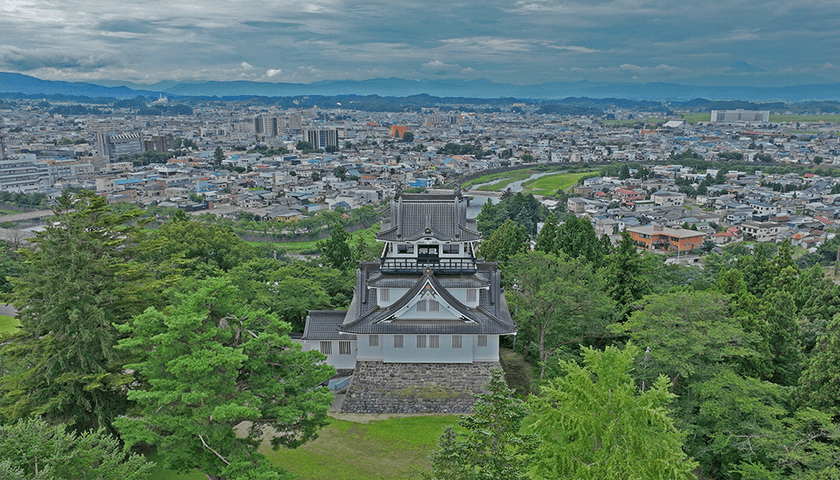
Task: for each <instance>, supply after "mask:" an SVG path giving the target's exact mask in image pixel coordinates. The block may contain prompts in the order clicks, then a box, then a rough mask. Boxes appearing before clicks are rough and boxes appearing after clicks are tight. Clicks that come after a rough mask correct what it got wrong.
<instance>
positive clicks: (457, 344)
mask: <svg viewBox="0 0 840 480" xmlns="http://www.w3.org/2000/svg"><path fill="white" fill-rule="evenodd" d="M452 348H461V336H460V335H452Z"/></svg>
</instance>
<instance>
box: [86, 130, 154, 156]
mask: <svg viewBox="0 0 840 480" xmlns="http://www.w3.org/2000/svg"><path fill="white" fill-rule="evenodd" d="M96 150H97V151H98V152H99V154H100V155H102V156H105V157H108V159H109V160H113V159H116V158H119V157H121V156H123V155H132V154H135V153H143V152H145V149H144V146H143V138H142V137H141V136H140V134H139V133H118V134H113V133H102V132H97V133H96Z"/></svg>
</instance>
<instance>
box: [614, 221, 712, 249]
mask: <svg viewBox="0 0 840 480" xmlns="http://www.w3.org/2000/svg"><path fill="white" fill-rule="evenodd" d="M627 233H629V234H630V238H632V239H633V241H634V242H636V245H639V246H641V247H644V248H645V249H647V250H665V251H668V252H676V251H680V252H685V251H688V250H692V249H694V248H700V247H701V246H703V237H705V236H706V234H705V233H703V232H698V231H695V230H688V229H685V228H668V227H663V226H660V225H643V226H640V227H628V228H627Z"/></svg>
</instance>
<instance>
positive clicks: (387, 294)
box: [379, 288, 391, 302]
mask: <svg viewBox="0 0 840 480" xmlns="http://www.w3.org/2000/svg"><path fill="white" fill-rule="evenodd" d="M390 299H391V291H390V290H389V289H387V288H380V289H379V301H380V302H390V301H391V300H390Z"/></svg>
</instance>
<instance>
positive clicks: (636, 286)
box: [600, 231, 653, 318]
mask: <svg viewBox="0 0 840 480" xmlns="http://www.w3.org/2000/svg"><path fill="white" fill-rule="evenodd" d="M651 271H652V268H651V264H650V263H648V262H646V261H645V258H644V257H643V256H642V254H640V253H639V252H638V251H637V249H636V245H635V243H634V242H633V239H632V238H631V237H630V234H628V233H627V232H626V231H625V232H622V233H621V241H620V242H619V243H618V245H617V246H616V248H615V250H614V251H613V252H612V253H611V254H609V255H607V256H606V257H604V260H603V266H602V267H601V270H600V274H601V277H602V279H603V280H604V282H605V288H606V292H607V295H609V296H610V298H612V299H613V300H614V301H615V302H616V303H617V304H618V307H617V308H618V309H619V310H620V314H621V316H622V317H623V318H626V317H627V316H629V315H630V313H631V312H632V311H633V309H634V307H633V303H634V302H637V301H638V300H641V299H642V297H644V296H645V295H647V294H649V293H651V292H652V290H653V287H652V279H651V278H650V274H651Z"/></svg>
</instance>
